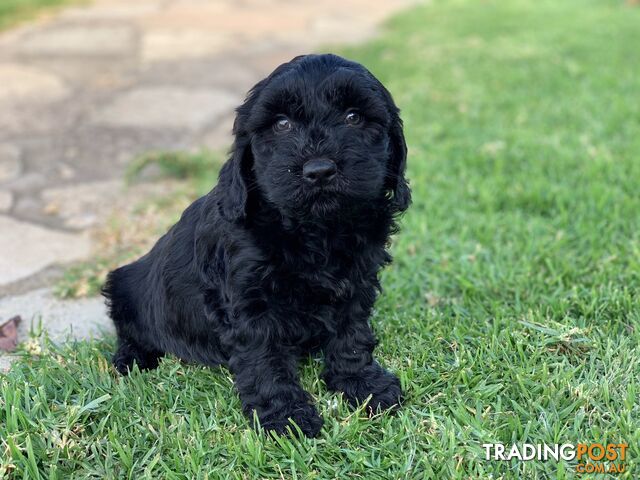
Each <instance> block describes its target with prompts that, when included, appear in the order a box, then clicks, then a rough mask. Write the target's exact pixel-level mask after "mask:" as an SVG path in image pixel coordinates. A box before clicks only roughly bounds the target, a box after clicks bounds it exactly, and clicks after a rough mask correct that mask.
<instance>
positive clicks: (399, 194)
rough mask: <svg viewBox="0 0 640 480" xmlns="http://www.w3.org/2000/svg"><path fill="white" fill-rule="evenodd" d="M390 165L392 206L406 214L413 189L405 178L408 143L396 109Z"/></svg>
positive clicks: (388, 182) (390, 129)
mask: <svg viewBox="0 0 640 480" xmlns="http://www.w3.org/2000/svg"><path fill="white" fill-rule="evenodd" d="M389 139H390V143H389V150H390V156H389V165H388V167H387V169H388V171H387V185H388V188H389V190H390V191H391V192H392V194H393V196H392V197H391V202H392V206H393V207H394V209H395V210H397V211H398V212H404V211H405V210H406V209H407V208H408V207H409V204H410V203H411V189H410V188H409V184H408V183H407V179H406V178H405V175H404V173H405V170H406V168H407V143H406V142H405V140H404V133H403V132H402V119H401V118H400V115H399V113H398V109H397V108H395V109H394V111H393V112H392V119H391V126H390V127H389Z"/></svg>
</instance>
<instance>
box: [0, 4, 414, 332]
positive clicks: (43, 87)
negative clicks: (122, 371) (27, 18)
mask: <svg viewBox="0 0 640 480" xmlns="http://www.w3.org/2000/svg"><path fill="white" fill-rule="evenodd" d="M412 3H416V2H415V0H385V1H377V2H371V1H370V0H328V1H324V2H317V1H312V0H307V1H295V0H136V1H135V2H134V1H131V0H97V1H94V2H92V3H91V4H90V5H88V6H80V7H73V8H67V9H66V10H63V11H62V12H60V13H59V14H58V15H56V16H54V17H53V18H48V19H46V20H42V21H38V22H35V23H32V24H29V25H26V26H23V27H20V28H18V29H14V30H12V31H9V32H5V33H2V34H0V298H2V297H3V296H4V297H5V298H3V299H1V300H0V321H1V320H2V319H3V318H5V317H6V316H11V315H15V314H20V315H22V316H23V318H24V319H25V322H24V323H23V327H22V328H27V327H26V326H27V325H28V324H29V323H30V320H31V318H29V317H30V316H31V317H33V316H35V315H41V316H42V318H43V321H44V322H45V325H46V327H47V328H49V327H51V328H50V329H51V331H53V332H57V334H59V335H63V334H64V332H67V331H68V327H69V326H70V325H76V328H75V329H74V330H75V331H76V332H77V331H82V332H85V331H90V332H93V330H91V329H89V330H85V329H82V328H78V327H77V322H78V321H84V320H85V319H87V320H88V319H89V318H90V316H89V315H87V314H91V316H95V318H98V317H99V318H102V319H104V315H103V314H100V312H102V310H101V309H99V308H98V307H96V304H95V302H94V301H93V300H91V301H90V303H88V304H86V303H83V302H80V303H73V302H71V303H69V302H66V303H65V302H62V303H56V302H54V301H53V300H51V297H50V291H48V290H44V291H43V290H35V291H32V290H33V289H34V287H41V286H43V285H47V284H48V283H50V281H51V278H52V277H55V275H56V271H57V270H56V267H55V265H60V264H65V263H68V262H72V261H75V260H78V259H81V258H84V257H86V256H88V254H89V252H90V250H91V241H90V237H89V236H88V235H87V230H88V229H90V228H92V227H94V226H95V224H96V223H97V222H99V221H100V219H101V218H104V217H105V209H108V208H109V207H110V206H112V205H114V202H116V200H117V199H118V198H121V197H122V195H123V189H122V184H121V179H122V174H123V171H124V169H125V167H126V165H127V163H128V162H130V161H131V160H132V159H133V158H135V157H136V156H138V155H140V154H142V153H145V152H148V151H151V150H178V149H179V150H184V149H198V148H201V147H207V148H211V149H221V148H226V147H227V145H228V144H229V143H230V140H231V137H230V129H231V122H232V118H233V109H234V107H235V106H237V105H238V104H239V103H240V102H241V101H242V99H243V96H244V94H245V92H246V91H247V89H248V88H250V87H251V86H252V85H253V84H254V83H255V82H256V81H258V80H259V79H260V78H262V77H263V76H264V75H266V74H267V73H269V72H270V71H271V70H272V69H273V68H274V67H275V66H277V65H279V64H280V63H282V62H284V61H287V60H289V59H291V58H292V57H294V56H295V55H298V54H301V53H309V52H313V51H316V50H317V49H318V48H319V47H320V46H323V45H331V44H345V43H354V42H361V41H363V40H366V39H367V38H369V37H370V36H372V35H373V34H374V33H375V30H376V27H377V26H378V25H379V23H380V22H381V21H382V20H383V19H385V18H386V17H387V16H389V15H390V14H391V13H393V12H395V11H397V10H399V9H401V8H404V7H406V6H408V5H410V4H412ZM52 272H54V273H52ZM16 294H20V295H21V296H18V297H17V296H15V295H16ZM96 301H98V300H96ZM87 305H89V306H87ZM78 309H80V310H78ZM83 312H84V313H83ZM91 318H93V317H91ZM58 326H63V327H64V328H58Z"/></svg>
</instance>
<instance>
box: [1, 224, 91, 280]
mask: <svg viewBox="0 0 640 480" xmlns="http://www.w3.org/2000/svg"><path fill="white" fill-rule="evenodd" d="M0 252H2V254H1V255H0V285H3V284H8V283H12V282H15V281H16V280H20V279H22V278H25V277H28V276H29V275H33V274H34V273H37V272H38V271H40V270H42V269H44V268H45V267H48V266H49V265H53V264H56V263H67V262H72V261H75V260H80V259H82V258H86V257H87V256H88V255H89V253H90V242H89V238H88V236H87V235H80V234H70V233H63V232H57V231H54V230H50V229H46V228H42V227H40V226H37V225H33V224H30V223H25V222H21V221H19V220H15V219H13V218H10V217H7V216H5V215H0Z"/></svg>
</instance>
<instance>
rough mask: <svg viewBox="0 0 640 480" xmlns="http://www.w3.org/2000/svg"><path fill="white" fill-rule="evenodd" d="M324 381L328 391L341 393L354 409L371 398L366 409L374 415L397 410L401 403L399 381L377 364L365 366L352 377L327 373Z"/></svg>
mask: <svg viewBox="0 0 640 480" xmlns="http://www.w3.org/2000/svg"><path fill="white" fill-rule="evenodd" d="M325 381H326V382H327V386H328V387H329V389H330V390H334V391H336V392H342V393H343V394H344V397H345V398H346V399H347V400H348V401H349V403H350V404H351V405H353V406H354V407H355V406H357V405H359V404H362V403H364V402H365V401H367V399H368V397H369V396H371V399H370V400H369V401H368V403H367V407H368V409H369V411H371V412H374V413H375V412H376V411H379V410H387V409H390V408H397V407H399V406H400V403H401V402H402V390H401V388H400V380H398V377H396V376H395V375H394V374H392V373H390V372H388V371H386V370H384V369H383V368H382V367H381V366H380V365H378V364H377V363H372V364H371V365H367V366H366V367H364V368H363V369H362V370H360V372H358V373H357V374H354V375H339V374H332V373H330V372H328V373H327V374H325Z"/></svg>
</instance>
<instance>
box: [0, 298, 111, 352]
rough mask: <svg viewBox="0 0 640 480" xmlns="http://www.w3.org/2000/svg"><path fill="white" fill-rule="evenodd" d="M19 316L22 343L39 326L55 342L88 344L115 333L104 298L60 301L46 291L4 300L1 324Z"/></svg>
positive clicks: (0, 315) (0, 306)
mask: <svg viewBox="0 0 640 480" xmlns="http://www.w3.org/2000/svg"><path fill="white" fill-rule="evenodd" d="M15 315H20V316H21V317H22V323H20V325H19V327H18V341H19V342H24V341H25V340H27V339H28V338H29V332H30V330H31V329H32V328H34V329H37V328H38V327H39V326H41V328H42V330H44V331H46V332H47V334H48V335H49V337H50V338H51V339H52V340H53V341H54V342H62V341H65V340H67V338H72V339H76V340H86V339H90V338H97V337H100V336H102V335H103V334H108V333H113V332H114V328H113V323H112V322H111V320H110V319H109V317H108V316H107V311H106V307H105V305H104V299H103V298H102V297H93V298H87V299H81V300H60V299H58V298H56V297H55V296H54V295H53V292H52V291H51V289H48V288H43V289H40V290H35V291H33V292H29V293H27V294H24V295H19V296H14V297H8V298H3V299H0V321H1V320H6V319H8V318H11V317H13V316H15Z"/></svg>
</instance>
